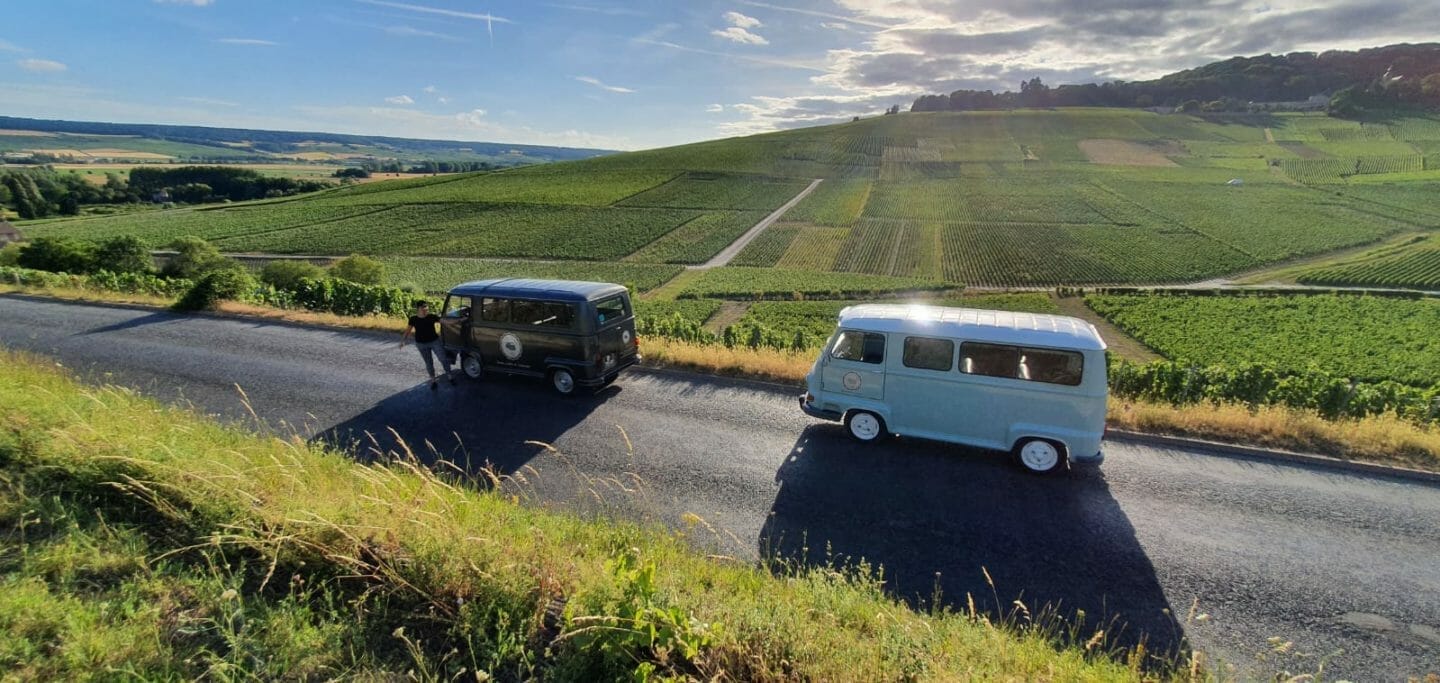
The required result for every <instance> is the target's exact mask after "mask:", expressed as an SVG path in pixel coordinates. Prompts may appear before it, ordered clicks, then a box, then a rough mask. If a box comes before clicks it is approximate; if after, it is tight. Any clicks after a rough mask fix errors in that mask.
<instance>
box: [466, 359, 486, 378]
mask: <svg viewBox="0 0 1440 683" xmlns="http://www.w3.org/2000/svg"><path fill="white" fill-rule="evenodd" d="M460 371H461V372H463V373H465V376H466V377H469V378H470V379H473V380H480V379H484V378H485V364H484V363H483V362H481V360H480V354H478V353H465V354H461V355H460Z"/></svg>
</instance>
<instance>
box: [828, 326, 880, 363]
mask: <svg viewBox="0 0 1440 683" xmlns="http://www.w3.org/2000/svg"><path fill="white" fill-rule="evenodd" d="M830 357H831V358H838V359H840V360H853V361H858V362H861V363H874V364H876V365H878V364H880V363H884V362H885V335H883V334H875V333H873V332H855V331H851V330H846V331H844V332H841V333H840V336H839V337H838V338H837V339H836V340H835V346H834V347H832V348H831V349H830Z"/></svg>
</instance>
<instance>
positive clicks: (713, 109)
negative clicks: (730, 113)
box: [705, 104, 725, 114]
mask: <svg viewBox="0 0 1440 683" xmlns="http://www.w3.org/2000/svg"><path fill="white" fill-rule="evenodd" d="M705 111H708V112H710V113H711V114H718V113H720V112H722V111H725V105H723V104H712V105H710V106H708V107H706V108H705Z"/></svg>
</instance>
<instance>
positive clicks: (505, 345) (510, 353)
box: [500, 332, 525, 360]
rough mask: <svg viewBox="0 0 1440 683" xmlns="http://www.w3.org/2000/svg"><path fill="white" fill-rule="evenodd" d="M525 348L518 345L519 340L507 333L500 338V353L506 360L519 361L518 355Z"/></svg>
mask: <svg viewBox="0 0 1440 683" xmlns="http://www.w3.org/2000/svg"><path fill="white" fill-rule="evenodd" d="M524 350H525V347H524V346H521V345H520V339H519V338H518V337H516V336H515V335H513V334H510V333H509V332H506V333H505V334H504V335H501V337H500V353H503V354H505V358H506V359H507V360H520V354H521V353H522V352H524Z"/></svg>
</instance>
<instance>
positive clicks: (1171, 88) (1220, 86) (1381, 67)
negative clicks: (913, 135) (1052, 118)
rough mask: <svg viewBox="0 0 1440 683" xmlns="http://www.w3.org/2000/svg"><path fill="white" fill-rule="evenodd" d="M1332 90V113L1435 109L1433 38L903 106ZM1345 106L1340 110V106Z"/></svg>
mask: <svg viewBox="0 0 1440 683" xmlns="http://www.w3.org/2000/svg"><path fill="white" fill-rule="evenodd" d="M1316 95H1324V96H1326V97H1331V96H1336V97H1338V98H1339V101H1338V102H1336V101H1333V100H1332V107H1334V106H1338V107H1339V108H1340V109H1342V111H1337V112H1334V113H1338V114H1342V115H1348V114H1358V113H1360V112H1361V111H1362V110H1364V109H1366V108H1383V107H1393V106H1411V107H1427V108H1440V44H1437V43H1427V44H1423V45H1391V46H1388V47H1379V48H1370V49H1366V50H1359V51H1354V52H1351V51H1340V50H1334V51H1329V52H1323V53H1319V54H1316V53H1314V52H1292V53H1290V54H1287V55H1269V54H1266V55H1261V56H1259V57H1235V58H1233V59H1227V60H1225V61H1221V62H1214V63H1211V64H1207V65H1205V66H1202V67H1199V68H1195V69H1188V70H1185V71H1180V72H1178V73H1173V74H1170V75H1167V76H1163V77H1161V78H1158V79H1155V80H1152V81H1134V82H1126V81H1112V82H1108V83H1099V84H1096V83H1086V84H1083V85H1061V86H1058V87H1054V88H1052V87H1050V86H1048V85H1045V84H1044V83H1042V82H1041V80H1040V79H1039V78H1032V79H1030V80H1028V81H1025V82H1023V83H1021V84H1020V90H1019V91H1018V92H1003V93H998V94H997V93H995V92H993V91H989V90H984V91H980V90H956V91H955V92H952V93H950V94H948V95H924V96H922V97H920V98H919V99H916V100H915V102H914V104H913V105H912V106H911V108H910V111H917V112H919V111H969V110H985V109H1012V108H1017V107H1174V108H1180V109H1187V110H1201V109H1208V110H1211V111H1236V110H1248V109H1249V108H1251V106H1252V105H1251V103H1261V102H1299V101H1304V100H1307V99H1309V98H1311V97H1313V96H1316ZM1347 106H1348V109H1347Z"/></svg>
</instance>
